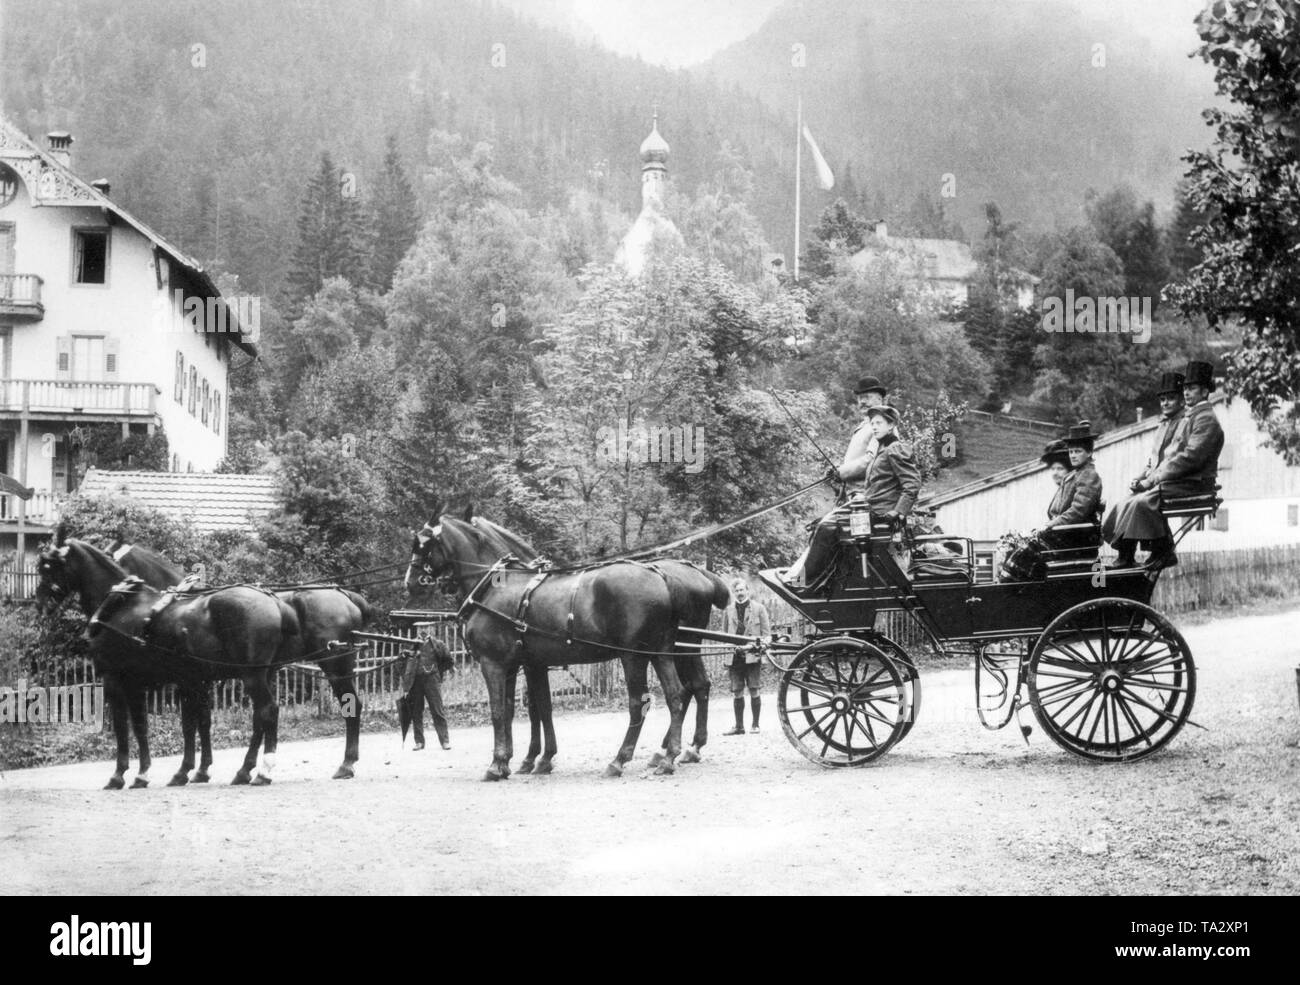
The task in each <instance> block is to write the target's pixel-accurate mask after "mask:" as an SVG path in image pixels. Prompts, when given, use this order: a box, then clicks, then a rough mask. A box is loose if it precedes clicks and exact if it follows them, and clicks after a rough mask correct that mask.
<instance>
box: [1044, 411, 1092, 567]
mask: <svg viewBox="0 0 1300 985" xmlns="http://www.w3.org/2000/svg"><path fill="white" fill-rule="evenodd" d="M1096 441H1097V435H1095V434H1093V432H1092V424H1091V423H1089V422H1088V421H1080V422H1079V423H1078V424H1076V425H1074V426H1073V427H1071V428H1070V431H1069V433H1068V434H1067V435H1066V436H1065V438H1063V439H1062V440H1061V442H1060V444H1062V445H1064V446H1065V453H1066V456H1067V458H1068V460H1069V464H1070V470H1069V471H1068V472H1067V473H1066V475H1065V476H1064V478H1063V479H1062V480H1061V485H1060V487H1059V488H1058V489H1057V490H1056V495H1055V496H1053V497H1052V502H1051V504H1050V505H1049V506H1048V507H1047V525H1046V526H1044V527H1042V528H1041V529H1040V530H1039V531H1038V539H1039V540H1041V541H1042V542H1043V543H1044V544H1045V545H1046V546H1048V547H1052V548H1065V547H1080V546H1087V544H1088V542H1089V541H1090V542H1091V543H1093V544H1095V543H1096V541H1095V540H1091V538H1092V537H1094V536H1095V534H1093V533H1092V532H1091V531H1084V533H1085V534H1087V535H1088V536H1086V537H1082V538H1080V537H1077V536H1072V534H1073V531H1071V532H1069V533H1065V532H1061V533H1054V532H1053V531H1054V530H1055V528H1056V527H1064V526H1067V525H1069V524H1074V523H1098V522H1099V521H1100V516H1099V514H1100V512H1101V476H1099V475H1098V474H1097V469H1096V466H1094V465H1093V464H1092V449H1093V447H1094V446H1095V444H1096ZM1053 444H1056V443H1055V442H1054V443H1053ZM1048 448H1049V449H1051V448H1052V445H1049V446H1048ZM1057 454H1058V455H1059V452H1058V453H1057ZM1047 458H1048V455H1047V454H1044V455H1043V459H1044V460H1046V459H1047ZM1058 460H1059V459H1058ZM1048 464H1049V467H1051V468H1053V469H1054V468H1055V465H1053V464H1052V463H1051V462H1049V463H1048Z"/></svg>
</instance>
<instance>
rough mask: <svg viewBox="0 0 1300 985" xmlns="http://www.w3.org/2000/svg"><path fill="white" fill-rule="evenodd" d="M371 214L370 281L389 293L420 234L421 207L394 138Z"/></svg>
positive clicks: (387, 154) (377, 288) (375, 194)
mask: <svg viewBox="0 0 1300 985" xmlns="http://www.w3.org/2000/svg"><path fill="white" fill-rule="evenodd" d="M370 212H371V217H372V218H371V227H372V231H373V235H374V242H373V247H372V252H371V256H370V279H371V282H372V286H374V287H375V289H376V290H378V291H380V292H387V291H388V289H389V287H391V286H392V283H393V274H394V273H395V272H396V271H397V265H398V264H399V263H401V262H402V257H404V256H406V251H407V250H409V249H410V248H411V246H412V245H413V244H414V243H415V238H416V236H417V235H419V231H420V210H419V203H418V201H417V200H416V197H415V191H414V190H413V189H412V187H411V182H410V181H409V180H408V179H407V177H406V169H405V168H403V167H402V158H401V155H400V154H399V153H398V151H397V138H396V137H395V136H393V135H391V134H390V135H389V137H388V149H387V151H386V152H385V154H384V166H383V169H382V170H381V171H380V173H379V180H378V181H377V182H376V183H375V193H374V195H373V196H372V198H371V203H370Z"/></svg>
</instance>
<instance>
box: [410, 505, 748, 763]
mask: <svg viewBox="0 0 1300 985" xmlns="http://www.w3.org/2000/svg"><path fill="white" fill-rule="evenodd" d="M520 550H524V551H525V552H526V553H529V554H530V555H532V556H530V557H528V558H519V557H518V556H517V553H516V552H517V551H520ZM507 555H508V557H507ZM535 557H536V556H535V554H533V552H532V551H531V548H528V545H527V544H526V542H524V541H522V540H521V539H520V538H518V537H516V536H515V535H513V534H510V533H509V531H506V530H504V528H501V527H496V526H495V525H494V524H492V525H488V524H486V523H485V522H483V521H480V520H476V521H475V522H474V523H471V522H469V519H468V514H467V518H466V519H465V520H461V519H457V518H455V517H449V516H445V515H444V516H440V517H436V518H435V519H434V520H431V521H430V522H429V523H427V524H425V526H424V527H423V528H422V529H421V530H420V531H418V532H417V533H416V534H415V536H414V539H413V542H412V546H411V563H410V566H409V567H408V569H407V576H406V585H407V589H408V591H409V589H410V587H411V581H412V578H413V576H414V577H416V578H419V579H421V580H422V581H423V582H424V583H426V584H430V583H431V584H437V585H439V586H441V587H443V588H444V590H446V591H448V592H449V593H454V594H456V595H457V596H458V597H459V598H460V599H461V600H462V603H463V604H462V609H461V616H462V625H463V627H464V635H465V642H466V644H467V645H468V646H469V648H470V649H471V650H472V651H473V653H474V655H475V656H476V657H477V658H478V660H479V666H480V668H481V669H482V671H483V679H484V681H485V683H486V685H487V691H488V700H489V703H490V706H491V710H492V726H493V733H494V736H495V745H494V749H493V757H492V765H491V766H490V767H489V768H488V770H487V773H486V775H485V779H487V780H502V779H505V778H507V777H509V775H510V760H511V758H512V757H513V755H514V738H513V716H514V704H515V683H516V680H517V677H518V673H519V670H520V669H521V668H522V669H523V670H524V671H525V674H526V675H527V679H528V683H529V696H530V706H532V703H533V701H534V700H535V701H536V706H534V713H535V715H536V717H537V718H538V719H539V720H540V721H541V722H542V723H543V725H544V727H545V728H546V731H547V748H546V750H545V752H544V754H543V758H542V761H541V764H539V765H540V766H541V768H540V769H539V772H549V769H550V757H551V756H553V755H554V751H555V742H554V731H553V729H552V728H551V726H550V719H551V700H550V689H549V686H548V685H547V682H546V671H547V669H548V668H550V667H556V666H564V665H568V664H583V663H600V662H603V661H606V660H612V659H614V658H615V657H618V658H619V659H620V660H621V661H622V663H623V671H624V676H625V677H626V680H627V689H628V717H629V724H628V729H627V733H626V734H625V736H624V739H623V743H622V745H621V746H620V747H619V750H618V752H617V754H616V755H615V758H614V760H613V761H612V762H611V763H610V764H609V766H608V767H606V769H605V775H606V776H620V775H622V773H623V768H624V766H625V765H626V764H627V763H628V762H629V761H630V760H631V759H632V756H633V754H634V752H635V750H636V744H637V740H638V738H639V737H640V734H641V728H642V726H643V725H644V723H645V710H646V708H647V707H648V705H649V702H650V693H649V690H648V679H647V668H648V665H649V664H652V663H653V664H654V667H655V672H656V674H657V675H658V677H659V681H660V684H661V685H662V686H663V690H664V701H665V703H666V704H667V706H668V711H669V715H670V724H669V728H668V734H667V735H666V736H665V738H664V751H663V754H662V756H661V757H660V761H659V763H658V770H659V772H661V773H672V772H673V771H674V769H675V764H676V760H677V757H678V756H679V755H680V754H681V751H682V749H681V735H682V723H683V719H684V717H685V710H686V703H687V700H688V699H687V695H688V694H689V695H691V696H694V697H695V699H696V700H697V702H698V704H699V707H698V710H697V729H696V737H695V742H694V743H693V749H694V750H696V751H698V747H699V746H700V745H703V743H704V741H705V739H706V737H707V736H706V734H705V722H706V721H707V706H708V686H709V685H708V676H707V674H706V673H705V672H704V663H703V660H702V658H701V657H700V656H699V654H698V653H697V652H683V651H680V650H677V649H676V646H675V644H676V637H677V630H678V628H679V627H680V626H682V625H694V626H703V625H705V624H707V621H708V617H709V610H710V608H711V607H714V606H716V607H718V608H722V607H724V606H725V605H726V604H727V602H728V600H729V598H730V592H729V591H728V589H727V586H726V584H725V583H724V582H723V581H722V579H721V578H719V577H718V576H717V575H715V574H713V573H712V572H709V571H705V570H703V569H700V568H697V567H695V566H694V565H691V564H689V563H687V562H683V561H660V562H656V563H654V564H643V563H640V562H632V561H616V562H611V563H608V564H603V565H597V566H593V567H588V568H583V569H579V570H576V571H556V572H551V571H547V570H545V569H544V568H539V567H537V566H533V567H530V566H529V565H528V563H527V561H529V560H535ZM417 571H418V572H420V573H419V574H417ZM534 738H535V740H536V733H534ZM534 744H536V742H534ZM535 754H536V749H532V750H530V756H532V755H535Z"/></svg>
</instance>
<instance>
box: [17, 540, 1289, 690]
mask: <svg viewBox="0 0 1300 985" xmlns="http://www.w3.org/2000/svg"><path fill="white" fill-rule="evenodd" d="M755 595H756V596H757V597H758V598H759V599H760V600H761V601H764V602H765V604H767V606H768V608H769V611H771V613H772V616H773V628H774V630H776V631H777V632H781V633H788V634H790V636H791V637H792V638H794V639H796V640H802V639H803V638H804V635H805V631H806V628H807V626H806V624H805V623H804V622H803V621H802V620H801V619H800V618H799V617H798V613H796V612H795V611H794V610H792V609H790V608H789V607H788V606H786V605H785V604H784V603H782V602H780V601H779V600H777V599H775V598H774V597H772V595H771V593H769V592H767V590H766V589H764V588H762V587H761V586H759V587H758V588H757V590H756V591H755ZM1298 595H1300V545H1287V546H1281V547H1271V548H1259V549H1252V550H1242V551H1213V552H1205V553H1200V554H1194V553H1188V554H1182V555H1180V557H1179V564H1178V566H1177V567H1174V568H1170V569H1167V570H1165V571H1163V572H1162V573H1161V575H1160V581H1159V583H1158V584H1157V587H1156V591H1155V595H1154V597H1153V599H1152V605H1153V606H1154V607H1155V608H1156V609H1157V610H1158V611H1160V612H1163V613H1165V614H1166V615H1169V616H1172V617H1174V621H1175V622H1177V615H1178V613H1180V612H1187V611H1189V610H1195V609H1202V608H1207V607H1210V606H1225V605H1234V604H1244V603H1248V602H1251V601H1256V600H1266V599H1269V598H1288V597H1296V596H1298ZM393 615H394V623H395V625H394V627H393V628H392V629H390V630H389V632H390V633H391V634H392V635H394V636H401V637H406V638H410V639H412V640H414V639H415V638H416V636H417V635H418V633H419V632H429V633H431V634H432V635H434V636H436V637H438V638H439V639H441V640H443V642H445V643H446V644H447V647H448V649H449V650H450V651H451V654H452V658H453V660H454V661H455V664H456V672H455V673H454V674H450V675H448V676H447V678H446V679H445V681H444V682H443V697H444V700H445V701H446V703H447V705H448V706H449V707H458V706H480V707H481V706H483V705H486V703H487V691H486V688H485V686H484V683H483V677H482V675H481V674H480V673H479V671H478V666H477V664H476V662H475V660H474V657H473V655H472V654H470V653H469V652H468V650H467V649H466V648H465V643H464V640H462V639H461V636H460V629H459V624H458V623H457V622H456V619H455V615H454V614H453V613H431V612H430V613H404V614H402V615H403V616H404V618H403V619H400V620H399V619H398V618H397V616H398V614H397V613H394V614H393ZM417 621H418V622H422V623H425V624H426V625H425V626H423V627H422V628H421V629H419V630H417V628H416V626H415V623H416V622H417ZM719 621H720V620H719V619H718V613H717V612H715V613H714V619H713V625H714V626H715V628H716V627H717V626H718V623H719ZM876 626H877V629H878V630H880V632H882V633H884V634H885V635H886V636H889V637H890V638H891V639H893V640H895V641H897V642H898V643H899V644H901V645H902V646H903V647H904V648H905V649H907V650H909V651H910V652H914V653H919V652H921V651H923V650H924V649H925V648H926V642H927V641H926V638H925V635H924V634H923V633H922V632H921V630H920V629H919V627H917V625H916V624H915V622H913V621H912V620H911V619H910V618H909V617H908V616H906V615H905V614H904V613H883V614H881V615H880V616H879V617H878V619H877V623H876ZM400 649H401V646H400V645H399V644H396V643H387V642H384V643H376V644H375V645H374V649H373V651H372V653H371V655H368V656H365V657H361V658H359V659H358V661H357V669H358V671H360V672H361V673H360V676H359V677H358V678H357V689H358V692H359V694H360V697H361V701H362V706H363V708H371V709H375V708H384V709H392V708H393V706H394V704H395V702H396V699H397V696H398V694H399V693H400V688H401V676H402V664H401V662H400V661H397V662H392V661H393V658H394V657H396V656H397V654H398V651H399V650H400ZM704 662H705V667H706V668H707V670H708V672H709V677H710V679H711V680H712V681H713V683H714V685H715V686H717V687H723V686H725V685H726V683H727V670H726V668H727V665H728V664H729V663H730V654H729V653H728V652H724V651H722V650H717V651H706V652H705V653H704ZM33 678H34V679H33V684H36V683H40V684H44V685H48V686H69V685H77V684H96V683H99V682H98V680H97V679H96V677H95V673H94V668H93V667H92V666H91V665H90V662H89V661H61V662H58V663H53V664H50V665H49V666H46V667H41V668H37V669H36V673H35V674H33ZM651 680H652V686H654V689H655V690H656V691H658V687H657V683H656V682H654V678H653V675H652V677H651ZM768 680H769V681H774V680H775V677H771V676H770V677H769V678H768ZM550 683H551V693H552V695H553V696H554V698H555V699H556V701H557V703H559V704H561V705H564V704H580V705H581V704H588V703H604V702H608V701H611V700H612V701H618V700H620V699H622V698H623V697H625V696H626V693H627V690H626V684H625V679H624V676H623V668H622V664H621V663H620V662H619V661H617V660H611V661H606V662H605V663H599V664H574V665H570V666H568V667H555V668H552V670H551V673H550ZM276 691H277V695H278V698H279V701H280V704H281V705H282V706H283V707H297V708H303V709H306V710H310V711H313V712H316V713H322V714H333V713H335V712H336V710H337V702H336V701H335V699H334V696H333V693H332V692H331V691H330V688H329V685H328V682H326V681H325V680H324V679H323V678H322V677H321V676H320V674H319V672H318V671H316V670H314V669H310V668H307V667H298V666H291V667H283V668H281V669H280V670H279V671H278V672H277V674H276ZM522 693H523V685H522V682H521V695H522ZM212 700H213V709H214V711H225V710H237V709H241V708H246V707H248V702H247V701H246V700H245V696H244V687H243V683H242V682H241V681H237V680H235V681H225V682H221V683H218V684H215V685H214V686H213V690H212ZM148 705H149V710H150V712H151V713H153V714H179V704H178V701H177V696H176V692H175V688H172V687H166V688H162V689H159V690H155V691H151V692H150V693H149V697H148Z"/></svg>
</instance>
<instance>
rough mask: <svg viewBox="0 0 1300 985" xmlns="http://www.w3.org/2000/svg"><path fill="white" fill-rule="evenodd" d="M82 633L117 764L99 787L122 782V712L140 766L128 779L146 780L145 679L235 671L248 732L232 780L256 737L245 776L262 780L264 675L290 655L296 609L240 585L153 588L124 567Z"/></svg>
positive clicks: (189, 680)
mask: <svg viewBox="0 0 1300 985" xmlns="http://www.w3.org/2000/svg"><path fill="white" fill-rule="evenodd" d="M103 557H104V558H105V559H107V560H108V562H109V563H110V564H111V563H112V559H111V558H108V556H107V555H103ZM114 566H115V567H116V565H114ZM119 570H121V569H119ZM123 575H125V572H123ZM86 635H87V637H88V638H89V640H90V655H91V658H92V659H93V660H94V661H95V669H96V670H97V671H98V672H99V673H100V674H101V676H103V678H104V693H105V697H106V699H107V701H108V704H109V707H111V708H112V710H113V725H114V728H115V731H116V733H117V771H116V772H115V773H114V774H113V777H112V778H111V779H110V780H109V781H108V787H109V789H121V787H122V786H123V782H124V781H123V779H122V777H123V774H124V773H125V772H126V769H127V765H128V755H127V728H126V713H127V712H128V711H129V713H130V716H131V721H132V724H133V725H134V726H135V733H136V736H135V737H136V742H137V743H138V745H139V747H140V771H139V773H138V774H137V776H136V780H135V783H134V784H132V785H133V786H137V787H139V786H145V785H147V784H148V782H149V781H148V773H149V766H150V758H149V737H148V728H147V723H146V713H145V692H146V690H147V689H148V688H151V687H159V686H162V685H165V684H178V685H180V686H181V687H182V688H185V689H189V690H194V689H197V688H201V687H206V686H207V685H208V684H209V683H210V682H211V681H212V680H215V679H220V678H228V677H236V676H238V677H242V678H243V681H244V690H245V692H246V693H247V694H248V695H249V697H250V698H251V699H252V701H253V738H252V741H251V742H250V744H249V747H248V754H247V755H246V756H245V757H244V765H243V767H242V768H241V769H240V770H239V772H238V773H236V774H235V780H234V782H235V783H248V782H250V779H251V777H250V773H251V771H252V769H253V767H254V766H256V764H257V752H258V749H259V748H260V747H261V746H262V743H263V739H265V743H266V750H265V755H264V757H263V761H262V762H263V765H262V769H261V770H259V772H258V775H257V778H256V779H252V780H251V782H253V783H255V784H258V785H261V784H264V783H270V782H271V779H270V771H271V769H272V768H273V767H274V765H275V750H276V745H277V741H278V737H277V725H278V721H279V708H278V707H277V705H276V702H275V686H274V677H273V676H272V675H273V673H274V668H275V666H276V665H277V664H281V663H286V662H288V660H291V659H292V654H293V653H294V651H295V650H296V649H297V646H296V642H297V638H298V635H299V634H298V617H297V616H296V615H295V614H294V611H293V609H292V608H291V607H290V606H289V605H288V604H287V603H286V602H284V601H283V600H281V599H278V598H276V597H275V595H273V594H272V593H271V592H267V591H264V590H263V589H260V588H254V587H252V586H248V585H234V586H231V587H229V588H214V589H206V590H202V591H195V592H167V593H163V592H160V591H158V590H157V589H155V588H150V587H149V586H148V585H146V584H145V583H144V582H143V581H141V580H140V579H139V578H136V577H135V576H126V577H125V580H123V581H122V582H120V583H118V584H116V585H114V586H113V587H112V588H111V589H109V592H108V597H107V598H105V599H104V602H103V604H102V605H101V606H100V607H99V609H98V610H97V611H96V612H95V614H94V615H93V616H92V617H91V619H90V625H89V626H88V627H87V628H86ZM286 656H287V657H288V660H286Z"/></svg>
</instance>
